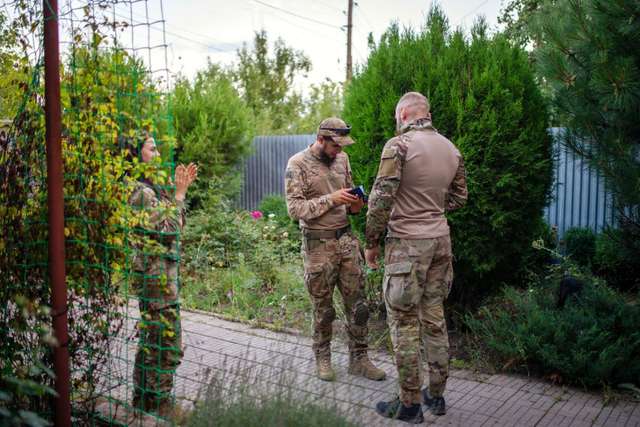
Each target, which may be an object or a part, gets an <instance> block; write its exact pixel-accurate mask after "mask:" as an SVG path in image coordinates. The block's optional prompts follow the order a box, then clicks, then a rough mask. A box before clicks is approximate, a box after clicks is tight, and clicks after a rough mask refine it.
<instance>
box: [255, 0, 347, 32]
mask: <svg viewBox="0 0 640 427" xmlns="http://www.w3.org/2000/svg"><path fill="white" fill-rule="evenodd" d="M251 1H252V2H254V3H258V4H261V5H262V6H265V7H269V8H271V9H275V10H278V11H280V12H283V13H286V14H288V15H291V16H295V17H296V18H300V19H304V20H305V21H309V22H313V23H315V24H318V25H324V26H326V27H329V28H335V29H338V30H341V29H342V27H340V26H337V25H333V24H328V23H326V22H323V21H318V20H317V19H313V18H309V17H307V16H303V15H298V14H297V13H294V12H291V11H289V10H286V9H282V8H280V7H277V6H274V5H272V4H269V3H265V2H263V1H261V0H251Z"/></svg>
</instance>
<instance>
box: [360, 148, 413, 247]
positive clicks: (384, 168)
mask: <svg viewBox="0 0 640 427" xmlns="http://www.w3.org/2000/svg"><path fill="white" fill-rule="evenodd" d="M406 155H407V146H406V143H405V141H404V140H403V139H402V138H401V137H398V138H393V139H392V140H390V141H389V142H387V144H386V145H385V146H384V149H383V150H382V156H381V158H380V166H379V167H378V175H377V177H376V181H375V183H374V184H373V189H372V190H371V195H370V197H369V211H368V212H367V226H366V231H365V237H366V241H367V243H366V246H367V248H372V247H375V246H377V245H378V244H379V243H380V238H381V237H382V234H383V233H384V230H385V228H386V227H387V222H389V215H390V213H391V208H392V207H393V201H394V198H395V195H396V192H397V191H398V187H400V179H401V178H402V167H403V165H404V161H405V158H406Z"/></svg>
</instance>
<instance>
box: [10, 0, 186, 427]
mask: <svg viewBox="0 0 640 427" xmlns="http://www.w3.org/2000/svg"><path fill="white" fill-rule="evenodd" d="M0 13H1V14H2V21H1V22H0V24H1V25H2V28H0V44H1V46H0V57H1V58H0V66H2V67H3V70H2V74H3V75H2V77H0V86H2V89H1V90H0V97H1V98H0V100H1V101H2V104H1V105H0V114H1V115H2V116H1V117H3V118H5V119H6V120H5V121H3V122H2V125H3V130H4V132H5V135H4V136H2V135H0V172H1V174H0V189H1V192H0V271H1V274H0V276H2V286H0V301H1V302H2V307H0V340H1V341H2V350H0V372H1V374H2V376H1V377H0V390H2V391H1V392H0V424H3V423H4V421H5V420H10V419H21V420H25V419H26V418H28V417H41V418H42V419H44V420H50V419H51V418H52V411H53V408H52V404H55V400H51V397H52V395H53V391H52V390H51V389H52V387H53V373H52V372H51V367H52V350H51V349H52V346H54V345H60V344H61V343H57V342H56V341H55V338H54V337H53V334H52V331H51V328H50V326H49V325H50V324H51V313H50V310H49V309H48V308H47V307H48V306H49V305H50V298H51V293H50V289H49V287H50V284H49V279H48V275H47V264H48V254H47V243H48V242H47V227H48V224H47V185H46V152H45V120H44V110H43V103H44V100H43V93H44V89H43V88H44V82H43V26H42V19H43V18H42V17H43V11H42V5H41V4H40V2H26V1H13V2H6V3H4V4H2V6H1V7H0ZM58 18H59V23H60V40H61V41H60V52H61V64H62V67H61V105H62V144H63V171H64V210H65V229H64V234H65V236H66V263H65V266H66V274H67V287H68V303H69V309H68V313H67V315H68V318H69V322H68V325H69V334H70V340H69V343H68V348H69V352H70V357H71V360H70V364H71V385H72V395H71V402H72V411H73V419H74V424H78V425H86V424H90V425H106V424H109V425H149V423H152V424H153V423H169V424H171V423H172V422H173V421H172V420H173V417H172V411H173V408H174V403H175V393H174V391H173V390H174V387H172V381H173V377H174V375H175V370H176V367H177V366H178V364H179V362H180V358H181V341H180V335H181V333H180V312H179V303H178V297H177V296H178V286H179V284H178V269H177V267H178V264H179V234H180V230H181V225H182V215H183V210H182V207H181V206H179V205H178V203H176V201H175V196H174V192H175V187H174V186H173V184H172V181H171V179H170V177H171V176H173V174H174V171H175V167H174V163H173V146H174V138H173V129H172V118H171V116H170V113H169V112H170V105H169V104H170V102H169V99H168V96H167V94H168V87H169V73H168V70H167V65H166V64H167V59H166V55H167V54H166V50H167V45H166V43H165V39H164V17H163V11H162V1H161V0H128V1H126V0H122V1H120V0H118V1H115V0H109V1H89V2H86V1H85V2H77V1H69V0H67V1H60V2H59V13H58ZM154 145H156V146H157V149H158V151H159V153H160V156H159V157H156V158H154V159H152V160H149V159H148V158H147V156H146V155H145V153H147V152H153V146H154ZM147 160H149V161H147ZM21 411H22V412H21Z"/></svg>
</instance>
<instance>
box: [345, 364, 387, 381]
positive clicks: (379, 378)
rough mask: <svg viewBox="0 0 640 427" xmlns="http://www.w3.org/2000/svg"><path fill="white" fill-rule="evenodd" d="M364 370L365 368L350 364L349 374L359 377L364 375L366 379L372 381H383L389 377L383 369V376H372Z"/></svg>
mask: <svg viewBox="0 0 640 427" xmlns="http://www.w3.org/2000/svg"><path fill="white" fill-rule="evenodd" d="M363 371H364V369H359V368H354V367H351V366H349V370H348V372H349V374H351V375H356V376H358V377H363V378H366V379H368V380H371V381H382V380H384V379H386V378H387V374H386V372H384V371H382V370H381V372H382V375H381V376H380V375H378V376H370V375H367V374H366V372H363Z"/></svg>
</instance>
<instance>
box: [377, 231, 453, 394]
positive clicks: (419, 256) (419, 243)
mask: <svg viewBox="0 0 640 427" xmlns="http://www.w3.org/2000/svg"><path fill="white" fill-rule="evenodd" d="M452 281H453V268H452V253H451V240H450V238H449V236H448V235H447V236H443V237H437V238H433V239H415V240H410V239H397V238H387V240H386V245H385V272H384V279H383V286H382V288H383V294H384V300H385V305H386V307H387V321H388V324H389V331H390V334H391V340H392V342H393V351H394V358H395V363H396V367H397V369H398V380H399V386H400V399H401V400H402V401H403V403H405V404H406V405H409V404H412V403H419V402H420V401H421V396H420V389H421V387H422V383H423V360H424V359H425V358H426V362H427V367H428V375H429V391H430V393H431V395H432V396H436V397H439V396H442V394H443V393H444V390H445V387H446V382H447V377H448V375H449V337H448V335H447V324H446V321H445V316H444V306H443V303H444V301H445V299H446V298H447V296H448V295H449V292H450V290H451V284H452Z"/></svg>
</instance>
